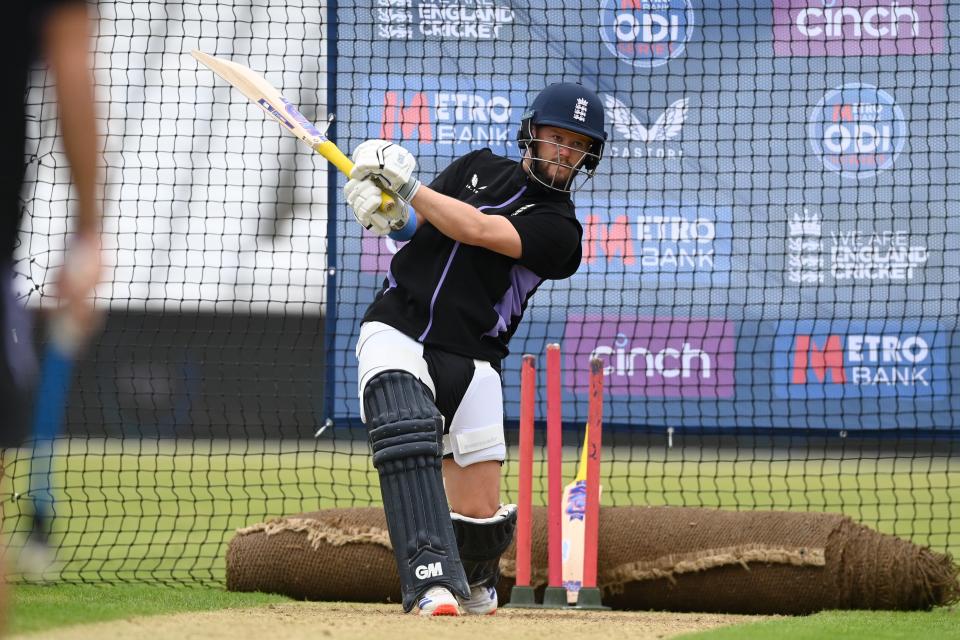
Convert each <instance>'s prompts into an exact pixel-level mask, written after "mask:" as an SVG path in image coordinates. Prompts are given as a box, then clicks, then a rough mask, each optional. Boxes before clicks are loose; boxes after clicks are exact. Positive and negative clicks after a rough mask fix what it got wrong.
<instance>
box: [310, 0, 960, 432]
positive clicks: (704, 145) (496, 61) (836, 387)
mask: <svg viewBox="0 0 960 640" xmlns="http://www.w3.org/2000/svg"><path fill="white" fill-rule="evenodd" d="M338 17H339V24H338V31H339V40H338V41H337V57H336V61H335V64H336V69H337V74H336V77H335V80H336V83H337V87H338V89H337V91H336V97H337V103H338V104H337V105H336V110H337V113H338V116H339V120H340V123H339V128H338V130H337V135H338V138H339V140H340V142H342V143H344V146H345V147H347V148H352V147H354V146H356V145H357V144H358V143H360V142H361V141H362V140H364V139H366V138H370V137H385V138H389V139H391V140H395V141H398V142H400V143H401V144H403V145H404V146H405V147H406V148H408V149H410V150H411V151H413V152H414V153H415V154H416V155H417V157H418V158H419V162H420V176H421V178H424V179H426V180H429V179H431V177H432V176H434V175H435V174H436V173H438V172H439V171H440V170H441V169H443V168H444V167H445V166H446V165H447V164H448V163H449V162H450V161H451V160H452V159H454V158H455V157H457V156H458V155H460V154H463V153H466V152H468V151H470V150H472V149H477V148H482V147H490V148H492V149H493V150H494V151H495V152H497V153H501V154H506V155H508V156H510V157H514V158H516V157H517V155H518V152H517V148H516V145H515V144H514V142H513V141H514V139H515V136H516V127H517V122H518V120H519V118H520V114H521V113H522V111H523V110H524V109H525V107H526V106H527V104H528V103H529V101H530V100H532V98H533V96H535V95H536V93H537V91H538V90H539V89H541V88H542V87H543V86H545V84H546V83H550V82H556V81H576V82H581V83H583V84H585V85H587V86H589V87H591V88H593V89H595V90H596V91H597V92H598V94H599V95H600V97H601V99H602V101H603V104H604V108H605V111H606V116H607V122H608V130H609V132H610V139H609V141H608V144H607V147H606V155H605V159H604V161H603V163H602V168H601V171H600V175H599V176H598V177H597V178H596V179H595V180H594V181H593V182H592V183H591V184H590V185H589V186H588V187H587V188H586V189H585V190H584V191H582V192H580V193H578V194H576V197H575V202H576V203H577V214H578V217H579V218H580V220H581V222H582V223H583V225H584V238H583V256H584V259H583V264H582V266H581V268H580V271H579V272H578V273H577V275H575V276H574V277H573V278H571V279H570V280H568V281H564V282H557V283H549V284H547V285H545V286H544V287H543V288H542V289H541V290H540V291H539V293H538V294H537V295H536V296H535V298H534V301H533V304H532V306H531V308H529V309H528V310H527V315H526V318H527V319H526V321H525V323H524V324H523V325H522V326H521V329H520V331H519V332H518V334H517V335H516V337H515V339H514V341H513V343H512V347H513V354H512V355H511V356H510V357H509V358H508V359H507V361H506V362H505V363H504V375H503V377H504V382H505V389H506V391H505V393H506V399H507V411H508V415H509V416H510V417H511V418H516V417H517V415H518V386H519V385H518V381H519V374H518V372H519V356H520V354H522V353H524V352H529V353H535V354H540V355H542V354H543V352H544V348H545V346H546V344H547V343H549V342H558V343H560V344H561V346H562V349H563V354H564V357H563V364H564V367H565V372H564V403H565V406H564V411H565V419H566V420H568V421H571V422H577V423H582V422H583V421H584V420H585V419H586V390H587V366H588V365H587V363H588V361H589V359H590V357H591V356H599V357H600V358H601V359H603V361H604V367H605V368H604V373H605V380H606V385H607V394H606V398H607V413H606V415H607V416H608V421H609V422H610V423H612V424H615V425H619V426H624V427H633V428H652V429H659V428H668V427H675V428H683V427H697V428H700V427H705V428H708V429H709V428H716V429H729V428H758V429H771V428H772V429H778V428H790V429H806V428H817V429H819V428H828V429H837V430H851V429H861V430H875V429H897V428H911V429H922V430H941V429H950V428H952V427H953V425H954V424H956V422H957V421H956V420H955V419H952V416H953V415H954V413H953V412H954V411H955V410H956V409H958V408H960V407H958V404H960V378H957V379H956V380H954V378H956V375H954V374H956V373H957V372H958V371H960V352H958V347H960V344H958V341H957V337H956V335H955V334H956V329H957V312H958V308H957V300H958V299H960V272H958V264H960V260H958V258H957V255H958V253H957V249H958V248H960V246H958V245H960V235H958V232H960V221H958V216H960V208H958V202H960V186H958V185H960V173H958V167H960V144H958V143H960V140H958V133H957V127H956V122H955V121H954V122H953V123H952V124H951V122H950V115H949V114H951V113H954V118H955V110H954V105H955V104H957V102H958V98H960V95H958V93H960V83H958V82H957V78H956V75H955V71H954V70H955V69H957V68H958V67H960V60H958V58H957V55H956V54H952V53H951V51H956V50H957V46H956V45H957V44H958V43H957V40H956V39H955V38H954V37H952V36H951V34H950V28H949V27H950V26H951V25H956V24H958V20H960V6H954V7H949V6H948V4H947V3H946V2H945V1H944V0H899V1H898V2H892V1H890V0H773V1H772V2H751V1H749V0H748V1H746V2H736V3H733V2H720V1H719V0H713V1H709V2H698V1H696V0H599V1H594V2H576V1H574V2H571V1H563V2H561V1H559V0H549V1H543V0H541V1H539V2H520V1H517V0H449V1H448V0H435V1H426V0H373V1H372V2H371V1H368V2H359V1H358V2H353V1H350V0H342V1H341V2H339V10H338ZM338 185H342V180H341V181H340V182H339V183H338ZM474 186H478V187H482V186H483V185H474ZM337 216H338V219H337V225H338V233H337V237H336V239H335V240H336V256H337V257H336V267H337V286H336V287H335V288H334V289H331V290H330V291H329V292H328V293H329V294H331V295H333V296H335V297H334V298H331V299H328V305H329V306H328V308H329V309H331V310H332V311H333V313H334V318H333V320H334V322H333V325H332V328H333V329H334V332H333V334H332V340H333V344H334V346H335V349H334V350H332V351H331V352H330V353H329V358H330V359H329V362H328V364H329V365H330V366H328V369H327V371H328V372H329V375H330V376H332V379H331V380H329V382H328V402H330V403H332V404H328V406H329V407H331V409H332V410H331V411H330V413H331V414H332V415H333V417H334V418H335V419H337V420H347V421H355V420H356V419H357V416H358V405H357V400H356V388H355V385H356V377H355V371H354V360H353V348H354V345H355V341H356V336H357V333H358V324H359V318H360V317H361V316H362V314H363V311H364V309H365V307H366V305H367V304H368V303H369V302H370V300H371V299H372V298H373V295H374V293H375V292H376V290H377V288H378V287H379V284H380V282H381V280H382V278H383V276H384V273H385V270H386V267H387V265H388V264H389V260H390V256H391V255H392V254H393V252H395V251H396V249H397V247H396V245H395V244H393V243H391V242H390V241H386V240H379V239H376V238H373V237H371V236H362V235H360V234H359V233H358V232H357V229H356V226H355V224H354V223H353V221H352V218H351V217H350V214H349V212H348V211H347V209H346V207H345V206H344V205H343V204H340V205H339V207H338V209H337ZM540 362H541V363H542V362H543V359H542V358H541V360H540ZM540 400H541V402H542V400H543V394H542V393H541V395H540ZM540 409H541V414H540V415H543V413H542V409H543V407H542V406H541V407H540Z"/></svg>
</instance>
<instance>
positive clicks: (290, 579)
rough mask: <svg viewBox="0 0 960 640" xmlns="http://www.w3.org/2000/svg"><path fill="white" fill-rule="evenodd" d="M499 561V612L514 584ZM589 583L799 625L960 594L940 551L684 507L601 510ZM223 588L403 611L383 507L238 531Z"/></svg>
mask: <svg viewBox="0 0 960 640" xmlns="http://www.w3.org/2000/svg"><path fill="white" fill-rule="evenodd" d="M515 555H516V553H515V547H514V546H511V547H510V549H508V550H507V552H506V553H505V554H504V557H503V559H502V560H501V569H502V571H503V578H502V579H501V582H500V585H499V586H498V591H499V595H500V601H501V602H506V601H507V600H508V599H509V593H510V587H511V586H513V583H514V577H515V576H516V567H515V563H514V558H515ZM546 556H547V544H546V509H544V508H535V509H534V513H533V548H532V564H533V566H532V570H531V575H532V580H531V581H532V583H533V585H534V586H535V587H543V586H545V584H546V576H547V567H546V562H547V557H546ZM598 556H599V560H598V570H597V580H598V583H599V586H600V588H601V589H602V590H603V593H604V604H607V605H609V606H612V607H614V608H617V609H628V610H630V609H634V610H636V609H660V610H667V611H704V612H728V613H780V614H800V613H810V612H813V611H820V610H823V609H903V610H908V609H927V608H930V607H932V606H936V605H942V604H948V603H950V602H954V601H956V600H957V599H958V596H960V586H958V583H957V573H958V567H957V566H955V565H954V564H953V562H952V559H951V558H950V557H949V556H947V555H943V554H939V553H936V552H933V551H931V550H929V549H927V548H924V547H919V546H917V545H915V544H913V543H911V542H908V541H906V540H902V539H900V538H897V537H895V536H890V535H886V534H881V533H878V532H876V531H873V530H872V529H870V528H868V527H864V526H862V525H859V524H857V523H855V522H853V521H852V520H851V519H850V518H848V517H846V516H840V515H835V514H824V513H793V512H779V511H743V512H734V511H720V510H714V509H698V508H686V507H684V508H680V507H604V508H602V509H601V515H600V537H599V550H598ZM227 588H228V589H230V590H232V591H264V592H272V593H281V594H285V595H288V596H290V597H293V598H298V599H309V600H343V601H355V602H399V598H400V583H399V579H398V578H397V570H396V566H395V565H394V557H393V552H392V547H391V546H390V539H389V537H388V535H387V530H386V522H385V520H384V516H383V510H382V509H381V508H379V507H367V508H355V509H330V510H325V511H319V512H314V513H305V514H300V515H295V516H289V517H285V518H278V519H275V520H271V521H269V522H266V523H261V524H256V525H253V526H251V527H247V528H245V529H242V530H240V531H238V532H237V535H236V537H234V539H233V540H232V541H231V542H230V545H229V548H228V551H227Z"/></svg>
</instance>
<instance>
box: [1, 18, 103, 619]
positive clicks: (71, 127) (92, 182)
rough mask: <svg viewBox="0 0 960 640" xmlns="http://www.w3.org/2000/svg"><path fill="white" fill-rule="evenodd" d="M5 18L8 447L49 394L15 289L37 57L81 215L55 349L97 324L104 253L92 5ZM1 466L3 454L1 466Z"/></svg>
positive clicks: (73, 346) (70, 243)
mask: <svg viewBox="0 0 960 640" xmlns="http://www.w3.org/2000/svg"><path fill="white" fill-rule="evenodd" d="M2 24H3V26H0V48H2V50H3V56H2V59H3V61H4V64H3V73H4V74H5V75H6V77H7V80H6V81H5V82H4V100H3V103H2V107H0V110H2V111H0V113H2V120H3V127H0V131H2V133H0V135H2V136H3V140H2V143H0V154H2V157H3V160H2V163H3V167H2V173H0V184H2V187H0V189H2V196H0V198H2V207H3V212H2V213H0V411H2V414H3V416H4V420H3V423H2V425H0V447H2V448H3V449H7V448H11V447H18V446H21V445H22V444H23V443H24V441H25V440H26V439H27V438H28V437H29V435H30V433H29V432H30V424H31V423H30V420H31V414H32V412H33V410H34V409H35V405H37V406H36V408H38V409H39V408H41V407H42V402H43V401H42V399H39V400H38V399H37V398H36V397H35V390H36V385H37V382H38V376H39V372H38V369H39V367H38V363H37V358H36V354H35V352H34V347H33V344H32V329H31V323H30V319H29V315H28V313H27V311H26V309H25V308H24V304H23V302H22V301H18V300H17V299H16V298H15V295H14V291H13V267H14V264H13V256H14V250H15V248H16V246H17V237H18V232H19V227H20V220H21V217H22V213H23V212H22V209H23V204H22V200H21V190H22V188H23V178H24V173H25V168H26V158H25V142H26V140H25V138H26V122H25V118H26V113H25V112H26V107H25V97H26V91H27V82H28V78H29V76H30V72H31V69H32V68H33V66H34V65H35V64H36V63H38V62H45V63H46V65H47V66H48V69H49V76H48V77H49V78H50V79H51V80H52V84H53V86H54V87H55V90H56V95H57V113H58V117H59V125H60V126H59V127H58V129H57V130H58V133H59V135H60V136H61V139H60V141H59V142H60V143H61V145H62V147H63V150H64V151H65V152H66V157H67V160H68V161H69V164H70V176H71V183H72V184H71V190H70V192H71V196H72V199H74V200H75V211H74V216H75V221H74V224H73V225H72V233H71V234H70V236H69V237H68V238H67V241H66V251H65V254H64V264H63V266H62V267H61V268H60V269H59V270H58V272H57V275H56V276H55V279H54V282H53V285H54V286H53V288H52V289H53V293H54V295H56V296H57V298H58V300H57V304H56V307H57V309H56V310H55V311H54V312H53V314H52V317H51V318H50V320H49V331H48V334H49V339H50V343H51V348H56V349H58V350H59V351H58V352H59V353H63V354H64V355H65V356H70V357H73V356H75V355H76V353H77V351H78V350H79V348H80V347H81V346H82V345H83V344H84V343H85V342H86V341H87V340H88V339H89V336H90V335H91V334H92V333H93V332H94V331H95V330H96V328H97V326H98V324H99V322H98V315H99V314H98V313H96V311H95V309H94V307H93V304H92V294H93V290H94V287H95V286H96V284H97V283H98V282H99V281H100V278H101V270H102V262H101V245H100V230H101V212H100V166H99V162H98V145H99V139H98V135H97V124H96V117H95V107H94V92H93V84H94V83H93V73H92V67H91V55H92V52H91V46H92V42H93V41H92V38H91V23H90V13H89V12H88V6H87V4H86V2H84V1H83V0H31V1H29V2H12V3H9V4H8V5H7V8H6V11H5V15H4V18H3V21H2ZM42 160H43V159H41V161H42ZM44 366H46V365H44ZM0 451H2V449H0ZM3 470H4V461H3V460H2V459H0V474H2V473H3ZM6 490H9V489H6ZM6 490H5V491H6ZM4 546H5V542H4ZM2 582H4V581H2V580H0V583H2ZM5 600H6V598H5V594H2V595H0V618H5V611H6V608H5V606H4V605H5ZM3 622H5V619H0V632H2V628H3V626H2V624H3Z"/></svg>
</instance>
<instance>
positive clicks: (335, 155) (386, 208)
mask: <svg viewBox="0 0 960 640" xmlns="http://www.w3.org/2000/svg"><path fill="white" fill-rule="evenodd" d="M314 150H315V151H316V152H317V153H319V154H320V155H322V156H323V157H324V158H326V159H327V160H329V161H330V162H331V163H332V164H333V166H335V167H336V168H337V169H339V170H340V172H341V173H343V175H345V176H347V177H348V178H349V177H350V173H351V172H352V171H353V162H351V161H350V158H348V157H347V156H346V155H344V153H343V151H340V148H339V147H337V145H335V144H334V143H333V142H331V141H330V140H324V141H323V142H321V143H319V144H317V145H316V146H315V147H314ZM380 200H381V201H380V211H383V212H384V213H392V212H393V210H394V209H395V208H396V206H397V201H396V200H394V198H393V196H391V195H390V194H389V193H387V192H386V191H384V192H383V194H382V195H381V196H380Z"/></svg>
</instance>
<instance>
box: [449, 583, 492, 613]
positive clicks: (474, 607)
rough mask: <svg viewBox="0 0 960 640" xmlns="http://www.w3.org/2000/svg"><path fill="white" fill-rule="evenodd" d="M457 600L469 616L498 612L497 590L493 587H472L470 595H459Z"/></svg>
mask: <svg viewBox="0 0 960 640" xmlns="http://www.w3.org/2000/svg"><path fill="white" fill-rule="evenodd" d="M457 601H459V602H460V606H461V607H462V608H463V613H464V614H465V615H468V616H492V615H493V614H495V613H496V612H497V590H496V589H494V588H493V587H485V586H482V585H478V586H475V587H470V597H469V598H461V597H459V596H457Z"/></svg>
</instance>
